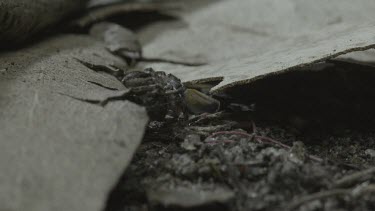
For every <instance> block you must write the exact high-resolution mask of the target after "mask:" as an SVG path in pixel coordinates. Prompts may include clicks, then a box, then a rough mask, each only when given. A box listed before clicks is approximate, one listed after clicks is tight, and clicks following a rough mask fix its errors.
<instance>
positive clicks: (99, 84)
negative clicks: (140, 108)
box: [87, 81, 118, 91]
mask: <svg viewBox="0 0 375 211" xmlns="http://www.w3.org/2000/svg"><path fill="white" fill-rule="evenodd" d="M87 82H89V83H91V84H94V85H97V86H100V87H103V88H105V89H108V90H112V91H118V89H117V88H112V87H108V86H105V85H103V84H101V83H98V82H95V81H87Z"/></svg>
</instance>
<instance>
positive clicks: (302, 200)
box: [285, 189, 351, 211]
mask: <svg viewBox="0 0 375 211" xmlns="http://www.w3.org/2000/svg"><path fill="white" fill-rule="evenodd" d="M350 192H351V189H334V190H328V191H321V192H318V193H313V194H311V195H307V196H303V197H301V198H299V199H297V200H294V201H293V202H292V203H290V204H289V205H288V206H287V207H286V209H285V210H289V211H291V210H294V209H296V208H298V207H299V206H301V205H303V204H306V203H308V202H311V201H315V200H319V199H324V198H328V197H333V196H342V195H347V194H350Z"/></svg>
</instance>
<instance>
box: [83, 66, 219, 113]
mask: <svg viewBox="0 0 375 211" xmlns="http://www.w3.org/2000/svg"><path fill="white" fill-rule="evenodd" d="M77 60H78V61H79V62H80V63H82V64H83V65H85V66H86V67H88V68H90V69H92V70H94V71H99V72H105V73H107V74H110V75H112V76H114V77H116V78H117V79H118V80H119V81H121V83H122V84H123V85H124V86H125V87H126V88H128V89H129V92H127V93H126V94H125V95H123V96H121V97H120V98H119V97H116V98H114V99H115V100H129V101H131V102H134V103H136V104H138V105H142V106H145V107H146V109H147V112H148V114H149V116H150V119H151V120H164V119H165V118H166V117H169V118H186V117H188V115H189V114H202V113H214V112H217V111H218V110H219V108H220V102H219V101H218V100H216V99H214V98H212V97H211V96H208V95H206V94H204V93H202V92H200V91H198V90H196V89H192V88H187V87H185V86H184V85H183V83H182V82H181V80H180V79H179V78H177V77H176V76H174V75H173V74H167V73H165V72H163V71H155V70H153V69H152V68H147V69H145V70H132V71H125V70H122V69H120V68H117V67H115V66H105V65H95V64H91V63H88V62H84V61H81V60H79V59H77Z"/></svg>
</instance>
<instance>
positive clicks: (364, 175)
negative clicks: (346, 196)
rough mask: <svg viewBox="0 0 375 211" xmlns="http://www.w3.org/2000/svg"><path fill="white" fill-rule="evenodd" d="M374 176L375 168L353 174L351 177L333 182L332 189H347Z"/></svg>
mask: <svg viewBox="0 0 375 211" xmlns="http://www.w3.org/2000/svg"><path fill="white" fill-rule="evenodd" d="M374 174H375V167H372V168H369V169H366V170H363V171H359V172H356V173H353V174H351V175H348V176H345V177H343V178H341V179H339V180H337V181H336V182H335V184H334V185H333V187H335V188H340V187H348V186H350V185H353V184H355V183H359V182H363V181H365V180H368V179H371V178H372V177H373V176H374Z"/></svg>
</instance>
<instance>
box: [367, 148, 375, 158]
mask: <svg viewBox="0 0 375 211" xmlns="http://www.w3.org/2000/svg"><path fill="white" fill-rule="evenodd" d="M365 154H366V155H368V156H370V157H371V158H375V150H373V149H366V151H365Z"/></svg>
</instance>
